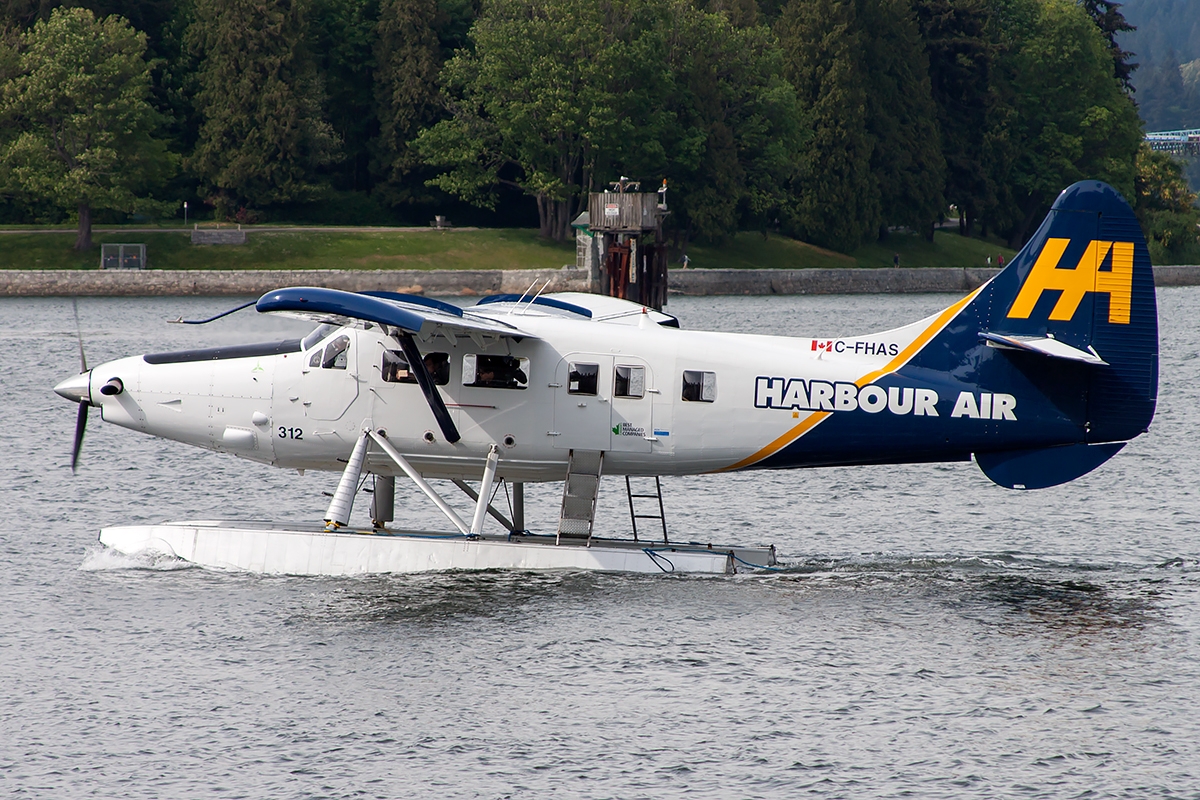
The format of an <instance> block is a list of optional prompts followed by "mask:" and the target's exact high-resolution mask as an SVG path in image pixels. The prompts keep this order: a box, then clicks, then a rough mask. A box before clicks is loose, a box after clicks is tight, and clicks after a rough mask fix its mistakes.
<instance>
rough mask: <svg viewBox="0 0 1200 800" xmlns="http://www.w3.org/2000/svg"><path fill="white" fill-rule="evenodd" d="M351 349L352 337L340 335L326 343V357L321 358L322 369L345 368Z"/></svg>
mask: <svg viewBox="0 0 1200 800" xmlns="http://www.w3.org/2000/svg"><path fill="white" fill-rule="evenodd" d="M349 349H350V337H349V336H339V337H337V338H336V339H334V340H333V341H332V342H330V343H329V344H327V345H325V357H324V358H323V359H322V360H321V368H322V369H345V368H346V359H347V351H348V350H349Z"/></svg>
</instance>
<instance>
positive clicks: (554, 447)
mask: <svg viewBox="0 0 1200 800" xmlns="http://www.w3.org/2000/svg"><path fill="white" fill-rule="evenodd" d="M472 310H473V311H475V310H476V309H472ZM496 313H497V314H498V313H499V312H496ZM497 318H502V317H500V316H497ZM519 322H520V327H521V329H522V330H524V331H528V332H529V333H530V334H531V335H530V336H529V337H525V338H522V339H521V340H519V341H518V340H516V339H500V340H495V339H492V340H487V341H484V344H485V345H486V346H481V345H480V343H479V342H478V341H475V340H472V339H470V338H465V337H462V336H459V337H446V336H444V335H435V336H433V337H432V338H429V339H428V340H427V341H420V342H419V347H420V350H421V353H422V354H423V355H425V356H428V355H429V354H430V353H437V354H445V359H444V361H445V362H448V366H449V375H448V380H446V381H445V383H444V385H440V386H439V387H438V391H439V393H440V394H441V396H442V398H443V399H444V401H445V403H446V405H447V407H448V410H449V412H450V416H451V418H452V420H453V422H454V425H455V426H456V427H457V428H458V431H459V432H460V434H461V437H462V438H461V440H460V441H458V442H457V443H454V444H450V443H448V442H447V441H446V439H445V437H444V436H443V433H442V432H441V430H440V429H439V426H438V424H437V423H436V421H435V418H434V416H433V413H432V412H431V410H430V407H429V405H428V403H427V401H426V399H425V397H424V395H423V394H422V391H421V388H420V386H418V385H417V384H416V383H403V382H393V381H392V380H387V379H385V378H386V377H387V375H385V371H386V369H387V367H386V364H387V362H388V356H386V355H385V353H389V352H390V353H397V351H399V350H400V348H399V346H398V345H397V342H396V341H395V340H394V339H392V338H390V337H389V336H387V335H385V334H384V333H383V332H382V331H381V330H380V329H379V328H378V326H371V327H369V328H368V329H366V330H363V329H361V328H357V329H356V328H351V327H347V328H340V329H336V330H331V331H330V332H328V333H327V334H326V335H324V336H322V337H320V340H319V341H311V342H309V346H308V347H306V348H305V349H303V350H295V351H293V352H287V353H280V354H276V355H266V356H253V357H248V358H246V357H242V358H225V359H217V360H193V361H178V362H175V363H149V362H147V361H146V360H145V358H144V357H142V356H135V357H131V358H125V359H121V360H118V361H113V362H109V363H107V364H104V365H101V366H99V367H96V368H95V369H94V370H93V372H92V376H91V397H92V400H93V402H94V403H95V404H96V405H99V406H100V407H101V409H102V414H103V418H104V419H105V420H106V421H108V422H112V423H115V424H118V425H122V426H125V427H128V428H132V429H134V430H139V431H143V432H145V433H149V434H151V435H155V436H160V437H164V438H168V439H174V440H177V441H181V442H186V443H188V444H193V445H197V446H200V447H205V448H209V449H213V450H218V451H223V452H230V453H234V454H236V455H238V456H241V457H244V458H249V459H252V460H255V461H262V462H264V463H270V464H274V465H276V466H280V467H287V468H294V469H321V470H341V469H342V467H343V464H344V459H345V458H346V457H347V455H348V454H349V452H350V450H351V449H352V448H353V446H354V443H355V441H356V440H357V438H358V437H359V435H360V433H361V432H362V430H363V429H364V428H368V427H369V428H371V429H373V430H377V431H378V430H383V431H385V432H386V436H387V437H388V438H389V439H390V441H391V442H392V443H393V444H394V445H395V447H396V448H397V449H398V450H400V452H402V453H403V454H404V455H405V456H406V457H407V458H408V459H409V461H410V462H411V463H412V464H413V465H414V466H415V467H416V468H417V469H418V470H420V471H421V472H422V473H424V474H427V475H429V476H431V477H463V478H476V477H478V475H479V473H480V470H481V468H482V465H483V463H484V460H485V458H486V456H487V452H488V448H489V447H490V446H491V445H492V444H493V443H495V444H497V445H499V446H500V448H501V458H500V466H499V469H498V474H499V475H500V476H501V477H506V478H508V479H510V480H517V481H538V480H561V479H562V477H563V475H564V472H565V469H566V463H567V454H568V452H569V451H570V450H571V449H581V450H602V451H604V453H605V457H604V458H605V463H604V471H605V473H606V474H617V475H620V474H689V473H700V472H708V471H714V470H719V469H723V468H728V467H731V466H734V465H737V464H738V462H739V461H742V460H743V459H746V458H748V457H750V456H752V455H753V454H755V453H756V452H759V451H760V450H761V448H763V447H764V445H765V444H768V443H770V442H772V441H773V440H775V439H776V438H777V437H779V436H781V435H784V434H786V433H787V431H788V430H789V429H791V428H793V426H795V425H797V424H798V422H800V421H802V420H803V419H804V418H806V417H807V416H809V414H811V413H814V412H813V411H808V410H786V409H781V408H778V407H775V408H762V407H761V398H759V400H760V402H759V406H760V407H756V381H759V380H761V379H762V378H763V377H764V376H767V377H775V376H777V377H778V378H780V379H789V378H795V377H801V378H804V379H805V380H806V381H809V382H811V381H814V380H816V381H823V382H827V383H828V384H829V385H830V386H834V385H836V384H838V383H839V382H840V383H842V384H843V385H845V384H846V383H854V382H856V381H858V382H860V384H861V382H862V381H863V380H864V377H865V376H869V375H871V374H873V373H876V372H878V371H879V370H881V369H883V368H884V367H885V366H886V365H888V364H889V362H891V361H893V360H894V358H895V356H896V354H897V353H898V352H900V351H901V350H903V349H904V348H905V347H906V346H907V345H909V344H910V343H911V342H912V341H913V340H914V338H915V337H916V336H917V335H918V334H920V333H921V332H922V331H923V330H925V329H926V328H928V326H929V321H928V320H926V321H924V322H920V323H915V324H914V325H911V326H908V327H906V328H900V329H897V330H895V331H890V332H887V333H882V334H876V335H873V336H869V337H860V338H858V339H841V340H832V341H826V340H811V339H795V338H786V337H775V336H757V335H742V334H728V333H708V332H694V331H683V330H679V329H675V328H667V327H662V326H660V325H658V324H656V323H655V322H653V321H652V320H651V318H650V316H648V315H644V314H643V315H638V316H633V317H626V318H624V319H623V320H622V321H620V322H603V321H594V320H586V319H571V318H568V317H565V316H563V315H555V314H543V313H540V312H539V311H537V310H536V309H534V310H532V311H526V312H525V313H524V314H522V316H521V317H520V318H519ZM339 337H346V340H345V341H344V343H345V344H346V345H348V346H346V347H344V353H343V354H342V356H341V357H340V362H337V363H335V364H334V365H332V366H330V365H326V366H322V363H321V362H322V358H323V354H326V353H327V352H328V351H329V347H330V345H331V343H332V342H334V340H336V339H338V338H339ZM306 341H308V340H306ZM860 342H861V343H863V344H860V345H858V346H857V347H856V344H857V343H860ZM856 350H857V352H856ZM489 355H491V356H495V355H508V356H512V357H515V358H518V359H528V361H521V362H520V363H521V364H523V365H524V367H525V369H526V370H527V371H528V374H527V375H525V376H524V377H526V378H527V382H526V383H525V384H524V387H523V388H497V387H495V386H481V385H470V384H469V383H468V384H464V380H463V379H464V372H466V373H467V374H466V377H468V378H470V375H469V372H470V370H471V367H470V366H469V364H473V363H482V362H481V361H479V359H480V357H482V356H489ZM472 357H474V358H472ZM439 358H440V356H439ZM593 367H594V369H592V368H593ZM581 368H582V371H583V372H584V373H586V374H587V375H594V376H595V377H594V382H595V386H594V392H593V391H589V390H592V389H593V387H591V386H589V385H587V383H588V382H587V380H586V379H585V381H584V384H583V385H582V386H580V385H579V382H578V381H575V382H572V381H571V378H572V374H571V371H572V370H573V369H574V370H575V371H576V372H577V373H578V372H579V371H580V369H581ZM685 372H686V373H688V375H689V376H690V377H691V379H692V381H693V385H692V386H691V387H690V391H688V392H685V386H684V377H685ZM111 377H119V378H120V379H121V381H122V383H123V386H124V390H123V391H122V392H121V393H120V394H117V395H115V396H102V395H101V394H100V393H99V391H98V387H100V386H101V385H102V384H103V383H104V382H105V381H107V380H109V379H110V378H111ZM476 377H477V378H478V376H476ZM575 377H578V375H576V376H575ZM585 377H586V376H585ZM697 379H699V385H696V380H697ZM776 386H782V384H776ZM758 388H759V392H760V394H761V387H758ZM688 395H690V396H688ZM828 402H832V400H830V401H828ZM813 404H814V407H815V406H816V400H813ZM918 410H919V409H918ZM884 413H888V412H887V411H885V412H884ZM906 413H912V410H911V408H910V409H909V410H908V411H907V412H906ZM339 459H341V460H339ZM368 469H369V470H370V471H372V472H377V473H380V474H385V475H386V474H393V473H394V472H395V471H396V468H395V465H394V464H393V463H392V462H391V461H390V460H389V459H387V458H386V456H384V455H383V454H381V453H375V452H373V453H372V454H371V456H370V457H369V461H368Z"/></svg>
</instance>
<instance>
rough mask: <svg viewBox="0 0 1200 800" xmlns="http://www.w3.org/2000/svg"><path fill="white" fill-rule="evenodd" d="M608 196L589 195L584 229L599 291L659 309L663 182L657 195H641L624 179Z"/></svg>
mask: <svg viewBox="0 0 1200 800" xmlns="http://www.w3.org/2000/svg"><path fill="white" fill-rule="evenodd" d="M611 186H612V189H611V190H610V191H607V192H592V193H591V194H590V195H589V197H588V220H587V227H588V230H589V231H590V234H591V237H592V242H591V247H592V248H594V249H593V253H595V255H596V256H597V257H598V258H597V261H598V265H597V266H598V267H599V269H597V270H596V277H597V279H598V282H599V287H598V289H599V293H600V294H605V295H608V296H609V297H620V298H622V299H624V300H632V301H633V302H635V303H640V304H641V305H644V306H649V307H651V308H654V309H657V310H659V311H661V310H662V308H663V306H665V305H666V304H667V244H666V242H665V241H664V239H663V231H662V225H663V218H664V217H665V216H666V215H667V213H668V211H667V182H666V181H665V180H664V181H663V183H662V187H661V188H660V189H659V190H658V191H657V192H642V191H640V189H641V186H640V184H639V183H638V182H637V181H631V180H629V179H628V178H625V177H622V178H621V180H619V181H615V182H614V183H612V184H611Z"/></svg>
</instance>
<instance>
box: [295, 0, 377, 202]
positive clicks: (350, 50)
mask: <svg viewBox="0 0 1200 800" xmlns="http://www.w3.org/2000/svg"><path fill="white" fill-rule="evenodd" d="M379 5H380V4H379V3H378V2H377V0H313V8H312V12H311V18H312V21H311V22H310V25H309V31H310V37H309V38H310V39H311V40H312V42H313V47H312V49H313V51H314V52H315V53H317V54H318V58H317V69H318V72H319V74H320V75H321V83H322V84H323V85H324V88H325V93H326V96H327V100H326V104H325V106H326V111H327V117H328V120H329V123H330V126H331V128H332V130H333V131H334V134H335V136H336V137H337V139H338V140H340V142H341V148H340V157H339V158H338V159H337V160H336V161H335V162H331V163H330V164H329V165H328V167H326V169H327V170H328V171H329V172H330V173H332V178H333V181H334V186H335V188H338V189H345V190H356V191H366V190H368V189H370V188H371V185H372V181H371V178H372V175H371V143H372V140H373V139H374V137H375V136H376V134H377V131H378V125H379V123H378V120H377V119H376V116H375V96H374V86H375V83H376V81H377V80H378V74H377V72H376V69H375V66H376V61H375V58H374V55H373V48H374V47H375V42H376V29H377V25H378V23H379V14H380V9H379ZM385 5H386V3H385Z"/></svg>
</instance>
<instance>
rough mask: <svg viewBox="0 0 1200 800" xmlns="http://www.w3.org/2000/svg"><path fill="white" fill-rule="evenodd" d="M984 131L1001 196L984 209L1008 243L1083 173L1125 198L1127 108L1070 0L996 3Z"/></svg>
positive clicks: (1133, 126) (1135, 141) (1132, 140)
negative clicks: (994, 101)
mask: <svg viewBox="0 0 1200 800" xmlns="http://www.w3.org/2000/svg"><path fill="white" fill-rule="evenodd" d="M1000 6H1001V7H1002V11H1004V12H1005V13H1004V14H1002V15H999V20H1000V23H1001V30H1000V41H1001V44H1002V46H1004V47H1005V52H1004V54H1003V55H1002V56H1001V57H1000V59H998V71H999V75H998V76H997V83H998V85H999V86H1000V91H1001V95H1002V100H1003V106H1002V107H1000V108H998V109H997V110H996V112H995V114H994V116H993V121H992V130H990V131H989V137H990V138H991V141H992V142H993V152H994V153H996V154H998V157H997V158H996V159H995V162H994V165H995V166H994V168H995V169H996V170H997V177H996V179H995V180H996V183H997V185H998V186H1001V187H1003V192H1004V194H1003V195H1002V196H1001V197H1000V198H999V200H998V202H997V203H996V205H995V206H994V207H993V209H991V212H992V214H991V215H992V217H993V219H994V220H995V221H996V223H997V227H998V228H1000V229H1001V230H1004V231H1005V232H1006V233H1007V235H1008V238H1009V240H1010V243H1011V244H1012V245H1014V246H1016V245H1018V244H1020V243H1022V242H1023V241H1024V238H1025V236H1026V235H1027V233H1028V232H1029V231H1030V229H1031V226H1032V225H1033V223H1034V222H1036V221H1037V220H1039V219H1040V218H1041V217H1042V216H1043V215H1044V214H1045V212H1046V210H1047V209H1048V208H1049V206H1050V204H1051V203H1052V202H1053V200H1054V198H1055V197H1057V196H1058V193H1059V192H1061V191H1062V189H1063V188H1064V187H1066V186H1069V185H1070V184H1072V183H1074V182H1076V181H1078V180H1082V179H1084V178H1092V179H1097V180H1103V181H1106V182H1107V183H1110V184H1112V186H1113V187H1114V188H1116V189H1117V191H1119V192H1121V193H1122V194H1123V195H1124V196H1126V197H1132V196H1133V177H1134V157H1135V155H1136V153H1137V149H1138V147H1139V145H1140V143H1141V140H1142V135H1141V124H1140V122H1139V120H1138V117H1137V109H1136V108H1135V107H1134V105H1133V102H1132V101H1131V100H1130V99H1129V97H1128V96H1127V95H1126V94H1125V92H1124V91H1123V90H1122V88H1121V85H1120V83H1119V82H1118V81H1117V80H1116V78H1115V77H1114V76H1113V62H1112V56H1111V54H1110V52H1109V49H1108V45H1107V42H1106V40H1105V39H1104V37H1103V36H1102V34H1101V33H1100V31H1099V30H1098V29H1097V28H1096V26H1095V25H1094V24H1093V23H1092V20H1091V19H1090V18H1089V17H1088V15H1087V14H1086V13H1085V12H1084V10H1083V9H1082V8H1080V7H1079V6H1078V5H1076V4H1075V3H1074V2H1073V0H1003V2H1001V3H1000Z"/></svg>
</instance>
